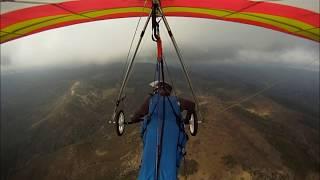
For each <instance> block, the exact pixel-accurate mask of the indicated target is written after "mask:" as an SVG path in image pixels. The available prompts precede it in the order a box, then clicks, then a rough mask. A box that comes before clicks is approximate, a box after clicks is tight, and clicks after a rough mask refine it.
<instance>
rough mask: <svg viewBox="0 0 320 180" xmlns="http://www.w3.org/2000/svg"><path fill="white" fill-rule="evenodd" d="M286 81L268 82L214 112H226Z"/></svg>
mask: <svg viewBox="0 0 320 180" xmlns="http://www.w3.org/2000/svg"><path fill="white" fill-rule="evenodd" d="M316 61H317V60H313V61H311V62H310V63H308V64H306V65H305V67H306V66H309V65H312V64H313V63H314V62H316ZM287 81H289V79H286V80H279V81H276V82H274V83H272V84H270V85H269V86H266V87H264V88H263V89H261V90H259V91H257V92H256V93H254V94H251V95H249V96H246V97H244V98H242V99H240V100H238V101H236V102H235V103H233V104H231V105H229V106H227V107H225V108H223V109H222V110H220V111H218V112H217V113H216V114H220V113H224V112H226V111H228V110H230V109H232V108H234V107H236V106H238V105H241V104H242V103H244V102H247V101H249V100H251V99H253V98H255V97H257V96H258V95H260V94H262V93H264V92H265V91H268V90H270V89H272V88H273V87H275V86H276V85H278V84H280V83H284V82H287Z"/></svg>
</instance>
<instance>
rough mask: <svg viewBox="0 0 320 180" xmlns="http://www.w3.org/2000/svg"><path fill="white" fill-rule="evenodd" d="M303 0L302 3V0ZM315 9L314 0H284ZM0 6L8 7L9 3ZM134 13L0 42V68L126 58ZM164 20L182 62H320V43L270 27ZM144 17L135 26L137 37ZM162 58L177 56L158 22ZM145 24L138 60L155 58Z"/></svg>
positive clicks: (312, 64) (314, 66)
mask: <svg viewBox="0 0 320 180" xmlns="http://www.w3.org/2000/svg"><path fill="white" fill-rule="evenodd" d="M302 2H303V3H302ZM281 3H284V4H295V5H299V6H300V7H304V8H307V9H311V10H314V11H316V10H317V9H319V8H317V7H319V1H318V0H303V1H302V0H286V1H281ZM6 6H7V8H5V6H2V9H1V10H2V13H3V12H5V11H4V10H6V9H10V8H8V7H10V6H8V4H7V5H6ZM138 20H139V18H126V19H114V20H107V21H99V22H90V23H85V24H79V25H73V26H68V27H64V28H59V29H54V30H49V31H45V32H41V33H38V34H34V35H31V36H27V37H23V38H21V39H17V40H14V41H10V42H7V43H5V44H1V72H5V71H7V70H23V69H30V68H43V67H56V66H61V65H63V66H64V65H82V64H104V63H110V62H123V63H124V62H125V61H126V57H127V53H128V50H129V47H130V43H131V39H132V37H133V34H134V32H135V28H136V26H137V23H138ZM168 21H169V24H170V26H171V28H172V30H173V33H174V36H175V38H176V40H177V42H178V45H179V47H180V49H181V52H182V55H183V57H184V60H185V61H186V64H187V65H188V66H191V65H192V64H193V63H197V64H213V63H231V64H236V63H239V64H243V63H249V64H273V65H279V66H288V67H294V68H303V69H313V70H315V69H318V68H319V43H316V42H313V41H310V40H306V39H302V38H299V37H295V36H292V35H288V34H285V33H281V32H276V31H272V30H269V29H265V28H261V27H256V26H251V25H245V24H240V23H233V22H224V21H218V20H206V19H199V18H177V17H169V18H168ZM144 22H145V18H142V19H141V21H140V24H139V26H138V31H137V32H138V34H137V35H136V38H135V41H134V42H135V43H134V44H136V42H137V40H138V37H139V34H140V32H141V28H142V26H143V24H144ZM160 28H161V36H162V39H163V41H164V53H165V57H166V59H167V62H168V63H169V64H170V63H172V64H175V63H177V57H176V55H175V52H174V50H173V46H172V44H171V43H170V41H169V36H168V35H167V33H166V31H165V29H164V28H165V27H164V26H163V23H161V25H160ZM155 48H156V46H155V43H154V42H153V41H152V40H151V29H150V26H149V28H148V30H147V34H146V35H145V37H144V40H143V43H142V47H141V49H140V50H139V54H138V56H137V59H136V61H137V62H155V54H156V51H155Z"/></svg>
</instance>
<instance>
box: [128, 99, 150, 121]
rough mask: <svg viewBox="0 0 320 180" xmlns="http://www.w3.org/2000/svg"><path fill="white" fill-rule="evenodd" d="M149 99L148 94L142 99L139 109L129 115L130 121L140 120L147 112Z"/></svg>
mask: <svg viewBox="0 0 320 180" xmlns="http://www.w3.org/2000/svg"><path fill="white" fill-rule="evenodd" d="M149 100H150V96H147V97H146V98H145V99H144V102H143V104H142V105H141V106H140V107H139V109H138V110H137V111H136V112H135V113H134V115H133V116H132V117H131V123H136V122H139V121H141V120H142V118H143V117H144V116H145V115H147V114H148V113H149Z"/></svg>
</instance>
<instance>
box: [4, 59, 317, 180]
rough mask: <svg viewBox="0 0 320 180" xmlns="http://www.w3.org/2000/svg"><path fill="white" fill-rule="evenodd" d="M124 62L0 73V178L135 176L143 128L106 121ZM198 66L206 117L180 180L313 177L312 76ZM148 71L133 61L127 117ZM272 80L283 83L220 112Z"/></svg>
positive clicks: (195, 75)
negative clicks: (119, 131)
mask: <svg viewBox="0 0 320 180" xmlns="http://www.w3.org/2000/svg"><path fill="white" fill-rule="evenodd" d="M121 68H122V66H121V65H119V64H113V65H108V66H107V65H105V66H94V65H92V66H85V67H79V68H70V69H68V68H66V69H60V70H52V71H37V72H25V73H23V74H13V75H7V76H5V77H2V81H1V83H2V84H1V85H2V88H1V105H2V106H1V125H2V126H1V127H2V129H1V133H2V136H1V138H2V139H1V140H2V141H1V142H2V146H1V148H2V149H1V152H2V154H1V159H2V165H3V166H2V170H3V172H5V173H3V174H2V178H3V179H8V180H11V179H17V180H18V179H32V180H37V179H39V180H51V179H52V180H53V179H74V180H81V179H83V180H90V179H92V180H97V179H135V177H136V176H137V172H138V169H139V163H140V156H141V151H140V150H141V141H140V134H139V126H138V125H132V126H129V127H128V128H127V129H126V132H125V135H124V136H123V137H117V136H116V133H115V131H114V127H113V124H108V123H107V122H108V121H109V120H110V117H111V112H112V110H113V104H114V103H113V101H114V99H115V95H116V93H117V88H118V87H119V80H120V79H121V78H120V77H119V75H120V74H121V73H120V72H122V69H121ZM199 69H201V68H200V67H199V68H194V69H193V71H192V79H193V82H194V84H195V86H196V90H197V92H198V93H199V94H200V101H201V104H202V105H201V109H202V112H203V115H204V119H205V121H204V123H202V124H200V127H199V134H198V136H196V137H191V138H190V141H189V143H188V145H187V147H188V149H187V156H186V168H183V167H182V168H181V172H180V177H182V176H183V175H185V174H187V175H188V179H197V180H198V179H209V180H211V179H310V180H311V179H319V173H320V172H319V165H320V157H319V153H320V149H319V142H320V141H319V109H318V105H319V101H315V99H316V98H315V96H317V97H318V94H319V93H318V92H319V89H318V87H319V86H317V84H315V83H318V82H319V81H317V80H316V81H314V79H313V78H314V77H315V76H314V75H315V73H312V72H311V73H310V72H307V71H299V73H301V75H299V76H297V75H295V76H294V77H293V78H291V77H292V75H294V74H297V71H296V70H290V69H289V70H288V69H287V70H283V69H270V68H269V70H267V69H264V71H261V69H260V70H259V69H258V68H253V67H235V66H232V67H230V66H213V67H209V68H207V69H206V68H204V67H203V68H202V69H201V71H200V70H199ZM153 70H154V66H153V65H150V64H137V65H136V69H135V71H134V73H133V76H132V78H131V79H130V82H129V84H128V88H127V90H126V94H127V99H126V106H125V109H126V112H128V113H127V115H130V114H131V113H132V112H133V111H134V109H136V107H137V106H138V105H139V104H140V103H141V102H142V100H143V97H144V96H145V95H146V94H147V92H148V91H149V89H148V88H147V83H148V82H150V81H152V80H153V79H154V76H153ZM171 70H172V71H171V78H172V79H174V82H175V86H176V89H175V90H176V93H177V94H178V95H181V96H184V97H190V92H188V91H187V89H186V84H185V83H184V82H183V81H181V79H183V77H182V74H181V72H180V70H179V69H176V68H174V67H171ZM275 72H277V73H275ZM146 74H150V75H148V76H146ZM179 79H180V81H178V80H179ZM275 79H276V80H280V81H281V83H279V85H277V86H275V87H274V88H272V89H270V90H269V91H266V92H264V93H263V94H260V95H257V96H256V97H254V98H252V99H251V100H250V101H246V102H244V103H241V104H238V105H235V106H234V107H233V108H231V109H228V110H227V111H224V109H225V108H226V107H228V106H229V105H232V104H234V103H235V102H238V101H239V100H240V99H242V98H243V97H247V96H250V95H252V94H254V93H255V92H257V91H259V90H260V89H262V88H263V87H265V85H266V84H268V83H272V82H274V81H275ZM297 79H304V81H299V80H297ZM302 84H303V85H302ZM297 92H299V93H297ZM317 99H318V98H317Z"/></svg>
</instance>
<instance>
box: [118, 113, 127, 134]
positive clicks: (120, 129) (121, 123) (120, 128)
mask: <svg viewBox="0 0 320 180" xmlns="http://www.w3.org/2000/svg"><path fill="white" fill-rule="evenodd" d="M124 128H125V116H124V113H123V111H119V112H118V113H117V115H116V131H117V135H118V136H122V134H123V133H124Z"/></svg>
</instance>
